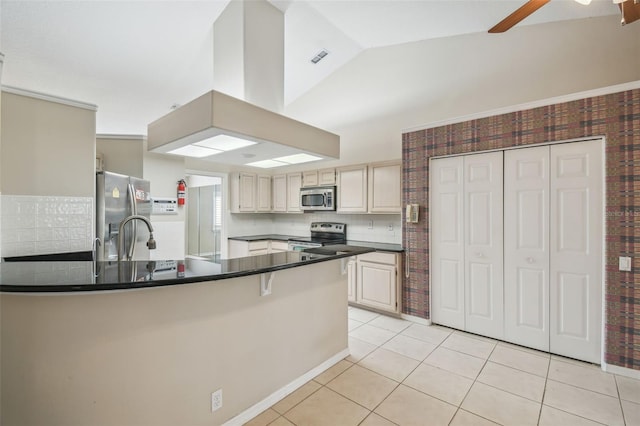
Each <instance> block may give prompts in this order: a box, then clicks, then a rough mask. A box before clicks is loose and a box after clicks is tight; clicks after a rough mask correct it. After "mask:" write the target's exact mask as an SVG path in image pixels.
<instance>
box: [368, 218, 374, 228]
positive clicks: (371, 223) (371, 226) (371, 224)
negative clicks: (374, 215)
mask: <svg viewBox="0 0 640 426" xmlns="http://www.w3.org/2000/svg"><path fill="white" fill-rule="evenodd" d="M367 228H369V229H373V221H372V220H370V221H369V224H368V225H367Z"/></svg>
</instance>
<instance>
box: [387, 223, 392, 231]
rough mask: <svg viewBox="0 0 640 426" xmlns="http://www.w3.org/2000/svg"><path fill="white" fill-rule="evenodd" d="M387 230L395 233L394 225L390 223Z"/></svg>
mask: <svg viewBox="0 0 640 426" xmlns="http://www.w3.org/2000/svg"><path fill="white" fill-rule="evenodd" d="M387 230H389V231H393V223H390V224H389V226H387Z"/></svg>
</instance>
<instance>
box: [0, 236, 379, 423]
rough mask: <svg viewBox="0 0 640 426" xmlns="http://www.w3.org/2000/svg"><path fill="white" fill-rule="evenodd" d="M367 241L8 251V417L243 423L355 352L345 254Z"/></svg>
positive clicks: (4, 339) (2, 302) (4, 386)
mask: <svg viewBox="0 0 640 426" xmlns="http://www.w3.org/2000/svg"><path fill="white" fill-rule="evenodd" d="M370 251H372V249H370V248H362V247H351V246H347V247H346V248H345V247H344V246H343V247H341V249H340V251H338V250H336V251H333V252H332V251H330V250H328V251H327V250H326V251H324V252H323V253H321V254H318V253H315V254H314V253H304V252H283V253H274V254H267V255H261V256H252V257H246V258H238V259H229V260H222V261H219V262H218V263H215V262H212V261H206V260H192V259H186V260H184V261H173V260H168V261H157V260H156V261H139V262H91V261H80V262H21V263H10V262H4V263H2V264H0V311H1V312H0V327H1V329H0V338H1V340H0V344H1V346H0V355H1V358H0V361H1V366H2V370H1V372H0V373H1V382H0V391H1V392H2V398H1V401H2V407H0V409H1V410H2V420H3V424H6V425H41V424H47V425H81V424H91V425H107V424H109V425H113V424H136V425H152V424H153V425H176V424H190V425H200V424H203V425H204V424H222V423H229V424H242V423H244V422H246V421H247V420H249V419H251V418H252V417H254V416H255V415H257V414H258V413H259V412H261V411H262V410H264V409H265V408H267V407H269V406H271V405H272V404H273V403H275V402H277V401H278V400H279V399H281V398H283V397H284V396H286V395H287V394H289V393H290V392H292V391H293V390H295V389H296V388H297V387H299V386H301V385H302V384H304V383H305V382H306V381H308V380H310V379H311V378H313V377H315V375H317V374H319V373H320V372H322V371H324V370H325V369H327V368H329V367H330V366H332V365H333V364H335V363H336V362H338V361H339V360H341V359H342V358H344V357H345V356H347V355H348V349H347V297H346V294H347V286H346V283H347V275H346V261H347V260H348V258H349V257H351V256H353V255H356V254H361V253H366V252H370ZM220 390H221V391H222V392H221V394H222V397H221V398H217V396H218V395H219V393H218V394H216V404H215V405H216V407H217V405H221V406H220V407H219V408H216V410H215V411H213V410H212V408H213V407H212V405H213V404H212V394H213V393H214V392H217V391H220Z"/></svg>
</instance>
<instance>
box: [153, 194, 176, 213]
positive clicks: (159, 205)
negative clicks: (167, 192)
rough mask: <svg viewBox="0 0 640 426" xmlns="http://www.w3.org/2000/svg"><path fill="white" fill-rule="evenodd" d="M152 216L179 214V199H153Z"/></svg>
mask: <svg viewBox="0 0 640 426" xmlns="http://www.w3.org/2000/svg"><path fill="white" fill-rule="evenodd" d="M151 214H178V199H177V198H155V197H154V198H152V200H151Z"/></svg>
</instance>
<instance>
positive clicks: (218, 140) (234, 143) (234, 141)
mask: <svg viewBox="0 0 640 426" xmlns="http://www.w3.org/2000/svg"><path fill="white" fill-rule="evenodd" d="M255 144H256V143H255V142H253V141H248V140H246V139H240V138H236V137H235V136H229V135H216V136H214V137H211V138H209V139H204V140H201V141H199V142H196V143H194V145H198V146H204V147H206V148H212V149H217V150H220V151H232V150H234V149H239V148H244V147H245V146H249V145H255Z"/></svg>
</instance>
